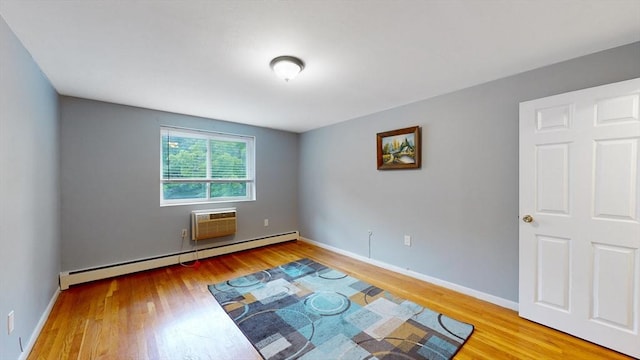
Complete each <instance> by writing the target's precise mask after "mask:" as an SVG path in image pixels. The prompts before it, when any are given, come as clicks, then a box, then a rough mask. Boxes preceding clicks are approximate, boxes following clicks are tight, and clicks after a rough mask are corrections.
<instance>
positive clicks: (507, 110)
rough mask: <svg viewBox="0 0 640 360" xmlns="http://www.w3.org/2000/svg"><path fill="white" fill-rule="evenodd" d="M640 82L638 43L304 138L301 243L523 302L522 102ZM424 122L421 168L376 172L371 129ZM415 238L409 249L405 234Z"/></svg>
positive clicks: (301, 145)
mask: <svg viewBox="0 0 640 360" xmlns="http://www.w3.org/2000/svg"><path fill="white" fill-rule="evenodd" d="M635 77H640V43H634V44H630V45H627V46H623V47H619V48H615V49H611V50H608V51H604V52H600V53H596V54H592V55H589V56H585V57H581V58H577V59H574V60H570V61H567V62H563V63H559V64H555V65H552V66H548V67H545V68H541V69H537V70H533V71H530V72H526V73H523V74H519V75H515V76H511V77H508V78H504V79H500V80H497V81H493V82H489V83H486V84H482V85H479V86H475V87H472V88H468V89H464V90H461V91H457V92H454V93H450V94H447V95H443V96H439V97H435V98H432V99H427V100H424V101H420V102H416V103H413V104H410V105H406V106H402V107H398V108H395V109H391V110H388V111H384V112H380V113H376V114H372V115H369V116H365V117H362V118H358V119H355V120H351V121H347V122H344V123H340V124H337V125H333V126H329V127H325V128H321V129H317V130H314V131H310V132H306V133H304V134H303V135H302V136H301V139H300V164H301V165H300V169H299V170H300V173H299V189H300V195H299V200H300V233H301V236H303V237H306V238H309V239H312V240H315V241H318V242H321V243H325V244H328V245H331V246H334V247H337V248H340V249H343V250H346V251H350V252H353V253H356V254H359V255H363V256H368V254H369V249H368V234H367V231H368V230H372V231H373V236H372V239H371V250H370V251H371V258H373V259H376V260H379V261H382V262H385V263H388V264H392V265H396V266H399V267H402V268H407V269H411V270H414V271H417V272H419V273H422V274H425V275H428V276H432V277H435V278H439V279H442V280H446V281H449V282H452V283H455V284H459V285H462V286H465V287H468V288H471V289H475V290H477V291H481V292H484V293H488V294H491V295H494V296H498V297H501V298H504V299H507V300H512V301H517V300H518V224H519V222H518V105H519V103H520V102H522V101H527V100H532V99H536V98H540V97H544V96H549V95H553V94H559V93H563V92H567V91H572V90H577V89H582V88H587V87H592V86H597V85H602V84H606V83H611V82H617V81H622V80H626V79H630V78H635ZM413 125H420V126H422V136H423V140H422V145H423V151H422V156H423V164H422V168H421V169H420V170H403V171H401V170H396V171H377V170H376V150H375V146H376V141H375V140H376V133H378V132H383V131H388V130H394V129H398V128H403V127H408V126H413ZM404 234H407V235H411V236H412V237H413V244H412V246H411V247H406V246H404V245H403V235H404Z"/></svg>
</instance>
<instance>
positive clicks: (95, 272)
mask: <svg viewBox="0 0 640 360" xmlns="http://www.w3.org/2000/svg"><path fill="white" fill-rule="evenodd" d="M299 235H300V234H299V233H298V232H297V231H292V232H290V233H286V234H280V235H273V236H269V237H264V238H259V239H253V240H248V241H244V242H241V243H237V244H231V245H225V246H220V247H215V248H209V249H204V250H199V251H198V258H199V259H205V258H209V257H213V256H218V255H224V254H230V253H233V252H237V251H243V250H249V249H255V248H258V247H262V246H266V245H271V244H277V243H281V242H286V241H291V240H297V239H298V237H299ZM193 260H196V253H195V251H191V252H187V253H183V254H176V255H167V256H163V257H159V258H154V259H146V260H145V259H142V260H139V261H135V262H129V263H125V264H113V265H109V266H105V267H101V268H98V269H87V270H78V271H73V272H69V271H66V272H61V273H60V289H62V290H66V289H68V288H69V286H71V285H75V284H81V283H85V282H89V281H94V280H101V279H107V278H111V277H116V276H120V275H125V274H131V273H135V272H139V271H145V270H151V269H156V268H160V267H165V266H170V265H176V264H179V263H180V262H183V263H184V262H188V261H193Z"/></svg>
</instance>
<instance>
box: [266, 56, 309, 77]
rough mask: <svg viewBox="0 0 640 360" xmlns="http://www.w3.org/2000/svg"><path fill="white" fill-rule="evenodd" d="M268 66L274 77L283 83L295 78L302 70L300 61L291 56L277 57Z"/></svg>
mask: <svg viewBox="0 0 640 360" xmlns="http://www.w3.org/2000/svg"><path fill="white" fill-rule="evenodd" d="M270 65H271V68H272V69H273V72H274V73H275V74H276V76H277V77H279V78H281V79H283V80H284V81H289V80H291V79H293V78H295V77H296V76H298V74H299V73H300V72H301V71H302V69H304V63H303V62H302V60H300V59H298V58H297V57H293V56H278V57H277V58H275V59H273V60H271V64H270Z"/></svg>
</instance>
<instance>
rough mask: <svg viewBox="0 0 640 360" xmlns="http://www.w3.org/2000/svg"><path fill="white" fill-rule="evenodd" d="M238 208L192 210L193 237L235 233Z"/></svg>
mask: <svg viewBox="0 0 640 360" xmlns="http://www.w3.org/2000/svg"><path fill="white" fill-rule="evenodd" d="M236 215H237V214H236V210H235V209H224V210H200V211H193V212H191V239H192V240H204V239H212V238H216V237H221V236H228V235H232V234H235V233H236V231H237V223H236Z"/></svg>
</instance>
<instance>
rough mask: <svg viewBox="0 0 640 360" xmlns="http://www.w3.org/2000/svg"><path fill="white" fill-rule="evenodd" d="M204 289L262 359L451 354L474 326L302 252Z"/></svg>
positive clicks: (448, 356)
mask: <svg viewBox="0 0 640 360" xmlns="http://www.w3.org/2000/svg"><path fill="white" fill-rule="evenodd" d="M209 291H211V293H212V294H213V296H214V297H215V298H216V300H217V301H218V302H219V303H220V305H222V307H223V308H224V309H225V311H226V312H227V313H228V314H229V316H230V317H231V318H232V319H233V321H234V322H235V323H236V324H237V325H238V327H239V328H240V329H241V330H242V332H243V333H244V334H245V335H246V337H247V338H248V339H249V341H251V343H252V344H253V345H254V346H255V347H256V349H258V351H259V352H260V354H261V355H262V356H263V357H264V358H265V359H305V360H308V359H318V360H330V359H348V360H352V359H437V360H439V359H451V358H452V357H453V356H454V355H455V354H456V353H457V352H458V350H460V348H461V347H462V345H464V343H465V342H466V340H467V339H468V338H469V336H470V335H471V333H472V332H473V325H470V324H466V323H462V322H460V321H457V320H454V319H452V318H449V317H447V316H445V315H443V314H440V313H437V312H434V311H432V310H430V309H428V308H425V307H422V306H420V305H417V304H415V303H413V302H411V301H408V300H405V299H402V298H399V297H397V296H394V295H392V294H390V293H388V292H386V291H384V290H382V289H379V288H377V287H375V286H372V285H369V284H367V283H365V282H362V281H360V280H358V279H356V278H353V277H351V276H348V275H346V274H344V273H341V272H339V271H336V270H333V269H331V268H328V267H326V266H324V265H322V264H319V263H316V262H314V261H312V260H309V259H302V260H298V261H295V262H291V263H288V264H285V265H281V266H279V267H276V268H273V269H269V270H264V271H260V272H257V273H254V274H251V275H247V276H243V277H239V278H236V279H233V280H229V281H225V282H221V283H219V284H214V285H209Z"/></svg>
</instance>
